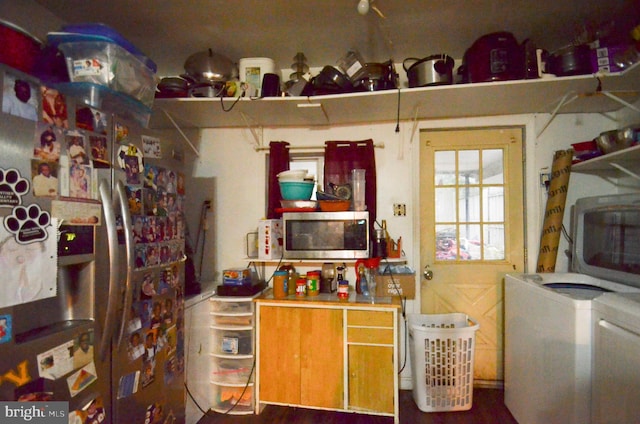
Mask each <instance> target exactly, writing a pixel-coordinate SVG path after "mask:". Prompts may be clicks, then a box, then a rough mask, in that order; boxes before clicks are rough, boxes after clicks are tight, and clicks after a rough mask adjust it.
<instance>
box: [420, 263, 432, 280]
mask: <svg viewBox="0 0 640 424" xmlns="http://www.w3.org/2000/svg"><path fill="white" fill-rule="evenodd" d="M422 275H423V276H424V279H425V280H431V279H433V271H431V269H429V265H426V266H425V267H424V271H422Z"/></svg>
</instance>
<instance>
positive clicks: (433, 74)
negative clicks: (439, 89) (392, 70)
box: [402, 54, 454, 87]
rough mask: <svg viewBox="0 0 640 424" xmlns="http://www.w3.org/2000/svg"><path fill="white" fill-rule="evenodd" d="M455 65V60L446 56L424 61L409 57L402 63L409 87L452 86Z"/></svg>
mask: <svg viewBox="0 0 640 424" xmlns="http://www.w3.org/2000/svg"><path fill="white" fill-rule="evenodd" d="M453 65H454V61H453V59H452V58H451V56H448V55H446V54H435V55H431V56H428V57H425V58H422V59H417V58H414V57H409V58H407V59H405V60H404V61H403V62H402V67H403V68H404V70H405V71H406V73H407V78H408V79H409V87H424V86H428V85H443V84H452V83H453Z"/></svg>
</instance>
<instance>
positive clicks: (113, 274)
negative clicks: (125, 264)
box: [98, 180, 120, 362]
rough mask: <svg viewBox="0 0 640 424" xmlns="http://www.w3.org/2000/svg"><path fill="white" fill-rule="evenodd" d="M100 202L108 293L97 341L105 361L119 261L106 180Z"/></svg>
mask: <svg viewBox="0 0 640 424" xmlns="http://www.w3.org/2000/svg"><path fill="white" fill-rule="evenodd" d="M99 194H100V200H101V202H102V209H103V210H104V222H105V227H106V230H107V244H108V253H109V286H108V287H109V292H108V295H107V309H106V313H105V317H104V327H103V329H102V336H101V338H100V341H99V343H98V344H99V346H100V360H101V361H103V362H104V361H105V358H106V356H107V352H108V351H109V349H110V342H111V338H112V337H113V334H114V331H115V320H114V317H115V314H116V309H117V307H118V269H119V268H120V259H119V255H118V230H117V228H116V214H115V210H114V207H113V205H112V201H111V195H110V186H109V183H108V182H107V181H106V180H101V181H100V185H99Z"/></svg>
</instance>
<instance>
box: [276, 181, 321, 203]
mask: <svg viewBox="0 0 640 424" xmlns="http://www.w3.org/2000/svg"><path fill="white" fill-rule="evenodd" d="M314 184H315V183H314V182H313V181H280V193H281V194H282V198H283V199H284V200H309V199H311V194H312V193H313V185H314Z"/></svg>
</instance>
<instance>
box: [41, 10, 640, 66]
mask: <svg viewBox="0 0 640 424" xmlns="http://www.w3.org/2000/svg"><path fill="white" fill-rule="evenodd" d="M36 2H37V3H39V4H40V5H42V6H43V7H45V8H46V9H48V10H49V11H51V12H52V13H53V14H54V15H56V16H57V17H59V18H60V19H61V20H62V21H64V22H67V23H85V22H92V23H97V22H100V23H104V24H107V25H109V26H110V27H112V28H114V29H115V30H117V31H118V32H119V33H121V34H122V35H123V36H124V37H125V38H127V39H128V40H129V41H131V42H132V43H133V44H135V45H136V46H137V47H138V48H139V49H140V50H142V51H143V52H144V53H145V54H146V55H148V56H149V57H150V58H151V59H152V60H153V61H154V62H156V63H157V64H158V68H159V69H158V74H159V75H160V76H167V75H179V74H181V73H183V72H184V68H183V65H184V62H185V60H186V58H187V57H188V56H189V55H191V54H192V53H195V52H198V51H202V50H206V49H208V48H211V49H212V50H213V51H214V52H217V53H220V54H223V55H226V56H228V57H229V58H230V59H232V60H233V61H234V62H237V61H238V60H239V59H240V58H243V57H270V58H272V59H274V60H275V62H276V66H277V67H278V68H281V69H284V70H287V69H289V68H290V66H291V64H292V63H293V57H294V56H295V54H296V53H297V52H303V53H304V54H305V55H306V57H307V58H308V63H309V65H310V66H311V67H314V68H315V67H322V66H325V65H335V63H336V61H337V59H338V58H340V57H341V56H342V55H344V54H345V53H346V52H347V51H348V50H349V49H350V48H357V49H358V50H359V51H360V52H361V53H362V55H363V56H364V59H365V60H366V61H368V62H383V61H386V60H388V59H390V58H391V59H393V60H394V62H402V60H403V59H405V58H408V57H418V58H420V57H425V56H428V55H431V54H437V53H446V54H449V55H450V56H453V57H454V58H456V59H459V58H461V57H462V56H463V54H464V51H465V50H466V49H467V48H468V47H469V46H471V44H472V43H473V42H474V41H475V40H476V39H477V38H478V37H480V36H482V35H484V34H487V33H490V32H494V31H509V32H512V33H513V34H514V35H515V37H516V38H517V39H518V41H520V42H522V41H524V40H525V39H527V38H528V39H531V40H532V41H533V42H534V43H535V44H536V45H537V46H539V47H543V48H546V49H547V50H549V51H553V50H555V49H558V48H560V47H562V46H565V45H568V44H570V43H572V42H573V41H574V40H576V39H577V38H579V37H580V34H582V33H584V28H590V29H592V28H594V27H598V26H601V25H602V24H603V23H605V22H609V21H611V20H613V19H614V18H615V19H616V20H615V22H616V24H617V25H619V27H621V28H623V29H624V31H622V32H624V33H626V32H627V31H628V29H629V28H631V24H636V25H637V24H638V23H640V16H639V14H640V12H639V11H640V2H639V1H638V0H503V1H500V0H428V1H427V0H375V3H374V4H375V5H376V6H377V8H378V9H379V10H380V11H381V12H382V14H383V15H384V18H381V17H380V16H379V15H378V14H376V13H375V12H374V11H373V10H370V11H369V13H368V14H367V15H366V16H362V15H360V14H358V12H357V11H356V6H357V3H358V1H357V0H290V1H285V0H271V1H269V0H233V1H228V0H103V1H87V0H36ZM57 29H58V28H53V29H52V30H57ZM591 32H593V31H591ZM283 77H285V78H286V77H287V75H286V74H285V75H283Z"/></svg>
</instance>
